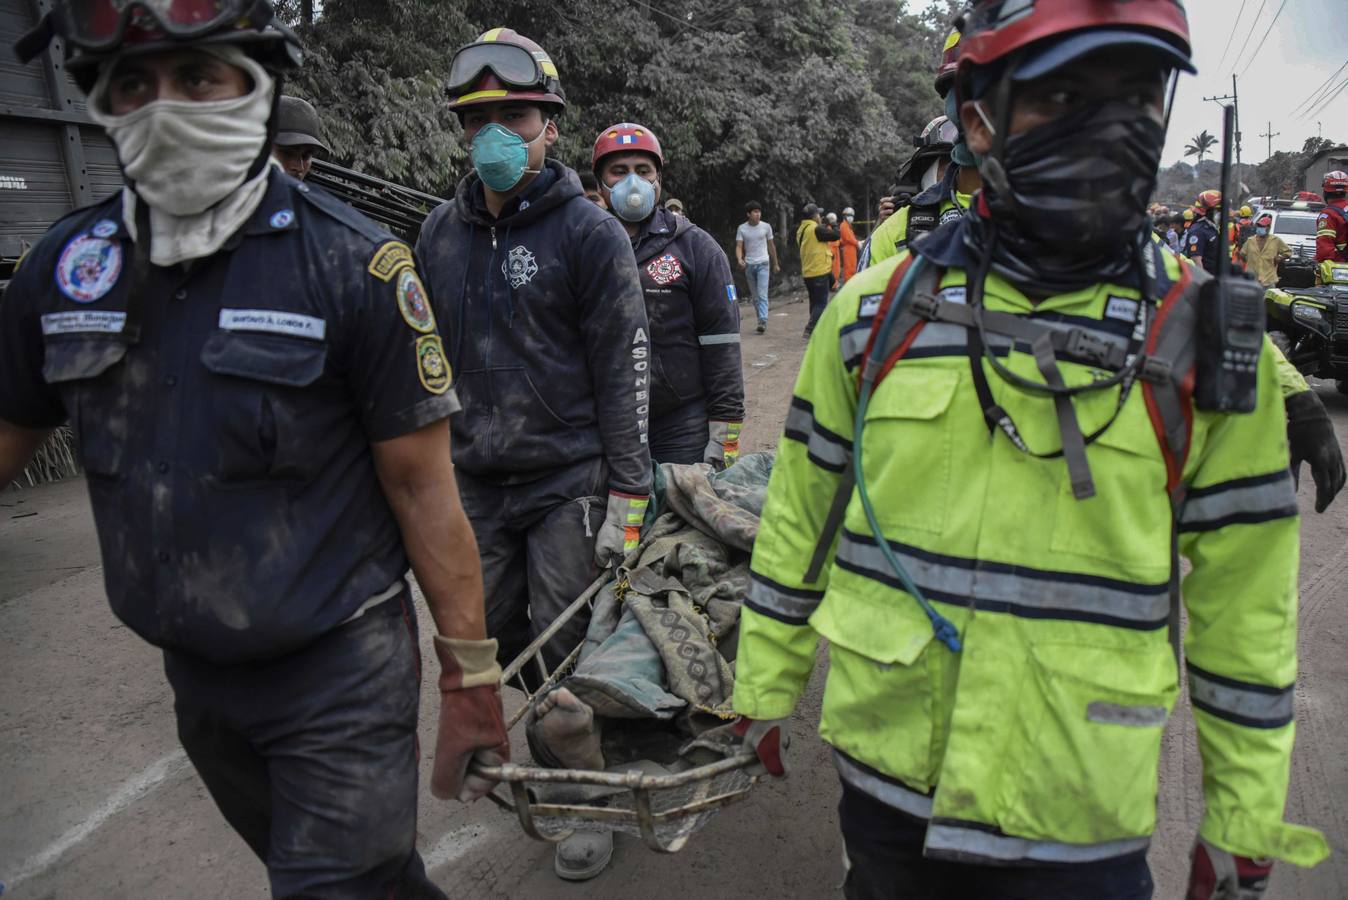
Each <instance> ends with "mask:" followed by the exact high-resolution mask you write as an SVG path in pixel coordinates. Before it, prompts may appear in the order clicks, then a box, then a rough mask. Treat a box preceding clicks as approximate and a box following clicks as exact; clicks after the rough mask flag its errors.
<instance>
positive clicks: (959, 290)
mask: <svg viewBox="0 0 1348 900" xmlns="http://www.w3.org/2000/svg"><path fill="white" fill-rule="evenodd" d="M941 299H942V300H949V301H950V302H951V303H959V304H963V303H964V302H965V290H964V288H963V287H948V288H946V289H945V290H943V291H941Z"/></svg>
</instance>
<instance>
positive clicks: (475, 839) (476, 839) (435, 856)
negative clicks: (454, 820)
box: [421, 825, 495, 872]
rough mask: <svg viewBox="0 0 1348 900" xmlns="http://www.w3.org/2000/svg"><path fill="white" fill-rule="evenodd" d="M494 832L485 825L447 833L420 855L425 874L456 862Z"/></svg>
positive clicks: (469, 826)
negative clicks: (424, 865)
mask: <svg viewBox="0 0 1348 900" xmlns="http://www.w3.org/2000/svg"><path fill="white" fill-rule="evenodd" d="M494 833H495V832H493V830H492V829H489V828H487V827H486V826H485V825H464V826H462V827H460V828H455V829H454V830H453V831H450V832H447V833H446V834H445V835H444V836H443V837H441V838H440V840H438V841H436V842H435V846H433V847H431V848H430V849H429V850H427V851H426V852H425V853H423V854H422V855H421V859H422V861H423V862H424V863H425V864H426V871H427V872H434V871H435V870H436V869H438V868H440V867H441V866H446V865H449V864H450V863H452V862H457V861H459V860H460V859H462V858H463V857H464V856H466V855H467V854H468V852H469V851H471V850H473V849H474V848H476V847H477V846H478V845H479V844H482V843H484V842H486V840H487V839H488V838H490V837H492V835H493V834H494Z"/></svg>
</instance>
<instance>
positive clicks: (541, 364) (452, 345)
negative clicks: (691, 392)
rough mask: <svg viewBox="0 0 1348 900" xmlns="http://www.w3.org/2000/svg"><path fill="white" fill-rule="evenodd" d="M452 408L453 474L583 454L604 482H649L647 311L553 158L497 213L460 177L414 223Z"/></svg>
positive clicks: (508, 478) (625, 487)
mask: <svg viewBox="0 0 1348 900" xmlns="http://www.w3.org/2000/svg"><path fill="white" fill-rule="evenodd" d="M417 253H418V256H419V258H421V259H422V260H423V263H424V269H425V272H426V276H427V280H428V282H429V283H430V286H431V289H432V291H433V292H434V294H435V303H436V315H437V316H438V317H439V318H440V319H441V320H442V321H443V322H445V323H446V325H447V327H449V328H451V329H459V330H457V331H455V337H454V340H452V341H450V342H448V346H449V354H450V361H451V362H452V363H453V365H454V370H455V388H456V390H457V391H458V393H459V398H460V400H461V401H462V403H463V412H462V413H461V414H460V415H456V416H454V417H453V419H452V420H451V422H450V425H451V428H452V430H453V446H454V463H455V465H456V466H457V467H458V469H459V471H461V472H466V473H468V474H470V475H472V476H474V477H477V478H481V479H487V480H492V481H495V482H498V483H524V482H528V481H532V480H535V479H538V478H540V477H543V476H545V475H546V474H547V473H548V472H550V471H554V470H560V469H564V468H567V467H569V466H573V465H576V464H578V463H583V462H586V461H588V460H593V459H602V460H603V461H604V463H605V464H606V465H607V466H608V469H609V473H610V478H611V482H610V484H609V488H610V489H612V490H615V491H621V492H624V493H631V494H645V493H647V492H648V491H649V490H650V482H651V474H650V454H649V452H648V449H647V427H648V421H647V411H646V407H647V398H646V396H645V395H646V394H647V393H648V392H649V390H650V371H649V360H648V357H649V354H650V343H649V331H648V328H647V321H646V308H645V304H644V302H643V300H642V295H641V283H640V281H639V280H638V278H637V271H636V265H635V263H634V262H633V259H632V247H631V244H630V242H629V241H628V238H627V233H626V232H625V231H624V230H623V228H622V225H620V224H619V223H618V220H617V219H615V218H613V216H611V215H609V214H608V213H607V212H605V211H604V210H602V209H600V208H599V207H597V206H595V205H594V204H593V203H591V202H590V201H588V200H586V199H585V195H584V193H583V191H582V190H581V186H580V179H579V178H577V177H576V173H574V172H572V171H571V170H570V169H568V168H566V167H565V166H563V165H562V164H561V163H558V162H556V161H554V160H548V161H547V163H546V165H545V168H544V170H543V172H542V173H541V174H540V175H538V176H537V177H535V178H534V180H533V182H531V183H530V184H529V186H528V188H527V189H526V190H525V191H524V192H523V193H522V194H521V195H520V196H518V197H515V198H513V199H511V200H510V201H509V202H508V203H507V204H506V206H505V208H504V209H503V210H502V211H501V215H500V216H499V217H494V216H492V215H491V213H490V212H489V211H488V210H487V206H486V196H485V193H484V191H483V186H482V181H481V179H479V178H478V176H477V175H476V174H470V175H468V176H467V177H466V178H464V179H463V181H461V182H460V183H459V187H458V191H457V192H456V194H455V196H454V199H453V200H450V201H448V202H446V203H444V204H442V205H441V206H439V207H437V208H436V209H435V210H434V211H433V212H432V213H431V215H430V217H429V218H428V219H427V220H426V223H425V225H423V226H422V229H421V236H420V238H419V239H418V241H417Z"/></svg>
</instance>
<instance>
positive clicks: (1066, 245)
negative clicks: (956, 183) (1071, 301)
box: [969, 103, 1165, 293]
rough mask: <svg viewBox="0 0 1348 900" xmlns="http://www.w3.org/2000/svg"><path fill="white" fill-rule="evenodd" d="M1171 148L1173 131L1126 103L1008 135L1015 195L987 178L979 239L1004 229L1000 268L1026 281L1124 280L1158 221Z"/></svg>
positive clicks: (996, 265)
mask: <svg viewBox="0 0 1348 900" xmlns="http://www.w3.org/2000/svg"><path fill="white" fill-rule="evenodd" d="M1164 143H1165V128H1164V127H1163V126H1162V125H1161V124H1160V123H1159V122H1157V121H1156V120H1155V119H1153V118H1151V117H1150V116H1149V115H1147V114H1146V113H1145V112H1142V111H1141V110H1138V109H1137V108H1135V107H1132V106H1129V105H1127V104H1124V103H1106V104H1103V105H1101V106H1097V107H1092V108H1089V109H1084V110H1082V111H1080V112H1077V113H1074V114H1072V115H1068V116H1063V117H1062V118H1059V119H1055V120H1053V121H1052V122H1047V123H1045V124H1043V125H1040V126H1038V127H1037V128H1033V129H1031V130H1029V131H1027V132H1025V133H1023V134H1018V135H1014V136H1012V137H1009V138H1007V140H1006V146H1005V149H1004V151H1003V153H1002V165H1003V169H1004V171H1005V173H1006V180H1007V183H1008V185H1009V188H1010V191H1009V195H1007V196H1002V195H999V193H998V192H997V190H996V189H995V188H993V187H992V185H991V184H989V180H988V177H987V175H988V173H987V172H984V173H983V174H984V179H983V182H984V185H983V190H984V193H985V195H986V197H987V201H988V207H989V208H990V209H991V210H992V220H991V222H989V220H987V219H979V218H977V217H976V224H975V226H974V227H972V228H971V229H970V231H969V235H970V238H971V240H972V241H973V242H975V243H977V244H981V245H982V246H986V245H987V244H986V238H987V237H989V235H988V234H987V232H988V230H989V228H995V229H996V240H995V251H994V254H993V258H992V266H993V269H994V270H996V271H997V272H999V273H1000V274H1002V275H1003V276H1005V277H1007V278H1010V279H1011V280H1012V281H1014V282H1016V283H1017V284H1021V285H1025V284H1033V285H1035V286H1036V287H1038V288H1041V289H1049V290H1051V291H1053V292H1055V293H1062V292H1065V291H1073V290H1080V289H1082V288H1084V287H1088V286H1089V285H1092V284H1096V283H1098V282H1100V281H1102V280H1113V279H1117V278H1118V277H1120V276H1123V275H1125V274H1126V273H1127V272H1128V270H1129V268H1130V266H1131V265H1132V257H1133V248H1134V245H1135V244H1136V242H1137V235H1138V232H1139V231H1140V230H1141V229H1143V227H1144V226H1146V225H1148V223H1149V219H1148V217H1147V200H1148V198H1149V197H1150V196H1151V193H1152V190H1153V189H1154V188H1155V186H1156V171H1157V166H1158V165H1159V163H1160V159H1161V148H1162V146H1163V145H1164ZM993 223H996V224H995V225H994V224H993ZM998 225H1000V226H1004V227H997V226H998ZM976 249H978V250H980V251H981V247H978V248H976Z"/></svg>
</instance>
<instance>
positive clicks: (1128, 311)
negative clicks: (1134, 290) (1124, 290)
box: [1105, 297, 1137, 322]
mask: <svg viewBox="0 0 1348 900" xmlns="http://www.w3.org/2000/svg"><path fill="white" fill-rule="evenodd" d="M1105 318H1108V319H1119V320H1121V321H1124V322H1131V321H1133V320H1134V319H1136V318H1137V301H1136V300H1129V299H1128V298H1127V297H1110V298H1109V302H1108V303H1106V304H1105Z"/></svg>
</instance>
